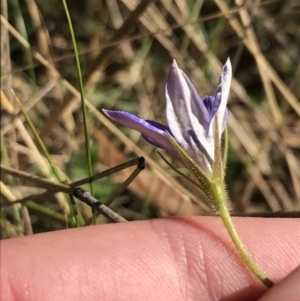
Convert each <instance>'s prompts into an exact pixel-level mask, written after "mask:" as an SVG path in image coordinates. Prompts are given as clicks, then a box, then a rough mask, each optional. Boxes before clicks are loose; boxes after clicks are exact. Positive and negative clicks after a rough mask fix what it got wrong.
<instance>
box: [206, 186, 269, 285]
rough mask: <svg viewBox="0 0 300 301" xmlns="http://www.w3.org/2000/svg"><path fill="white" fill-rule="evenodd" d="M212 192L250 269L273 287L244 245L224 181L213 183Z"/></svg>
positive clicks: (231, 235) (232, 238) (226, 226)
mask: <svg viewBox="0 0 300 301" xmlns="http://www.w3.org/2000/svg"><path fill="white" fill-rule="evenodd" d="M211 194H212V197H213V199H214V202H215V205H216V208H217V210H218V211H219V214H220V217H221V219H222V221H223V223H224V226H225V228H226V229H227V232H228V234H229V236H230V238H231V240H232V242H233V244H234V246H235V247H236V249H237V251H238V252H239V254H240V256H241V258H242V260H243V261H244V263H245V264H246V266H247V267H248V268H249V269H250V271H251V272H252V273H253V274H254V275H255V276H256V277H257V278H258V279H259V280H260V281H261V282H262V283H264V284H265V285H266V286H267V287H272V286H273V285H274V283H273V282H272V281H271V280H270V279H269V278H268V277H267V276H266V275H265V274H264V272H263V271H262V270H261V269H260V268H259V267H258V266H257V265H256V263H255V262H254V261H253V259H252V258H251V256H250V254H249V253H248V251H247V250H246V248H245V246H244V245H243V243H242V241H241V239H240V237H239V235H238V233H237V231H236V229H235V226H234V224H233V221H232V218H231V216H230V213H229V210H228V207H227V201H226V198H227V196H226V191H225V187H224V182H223V181H217V182H214V183H213V184H212V185H211Z"/></svg>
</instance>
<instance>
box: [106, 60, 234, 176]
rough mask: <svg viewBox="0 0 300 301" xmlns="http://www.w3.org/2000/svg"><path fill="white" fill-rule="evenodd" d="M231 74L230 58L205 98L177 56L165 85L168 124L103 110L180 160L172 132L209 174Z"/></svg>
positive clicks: (222, 124) (224, 117)
mask: <svg viewBox="0 0 300 301" xmlns="http://www.w3.org/2000/svg"><path fill="white" fill-rule="evenodd" d="M231 77H232V69H231V63H230V60H229V59H227V62H226V63H225V65H224V66H223V71H222V74H221V76H220V79H219V84H218V86H217V89H216V92H215V95H214V96H211V95H208V96H205V97H204V98H202V97H200V96H199V94H198V92H197V90H196V89H195V87H194V85H193V84H192V82H191V81H190V79H189V78H188V77H187V75H186V74H185V73H184V72H183V71H182V70H181V69H180V68H179V67H178V65H177V63H176V61H175V60H174V61H173V64H172V66H171V69H170V71H169V75H168V79H167V83H166V86H165V97H166V117H167V122H168V126H165V125H163V124H160V123H158V122H156V121H151V120H144V119H142V118H140V117H138V116H136V115H134V114H131V113H128V112H125V111H111V110H103V112H104V113H105V114H106V115H107V116H108V117H109V118H111V119H113V120H115V121H117V122H119V123H121V124H123V125H125V126H128V127H130V128H132V129H135V130H137V131H139V132H140V133H142V135H143V137H144V138H145V139H146V140H147V141H148V142H149V143H151V144H152V145H154V146H156V147H159V148H162V149H165V150H166V151H168V152H169V153H170V154H171V155H172V156H174V157H176V158H178V159H180V160H181V158H180V155H179V154H178V150H177V149H176V148H175V147H174V144H173V143H172V142H171V139H170V137H169V135H172V137H173V138H174V140H175V141H176V142H177V143H178V145H179V146H180V147H181V148H182V149H183V150H184V151H185V152H186V154H188V156H189V157H190V158H191V159H192V160H193V161H194V162H195V163H196V165H197V166H199V168H200V169H201V170H202V171H203V172H204V173H205V174H206V175H208V176H209V175H211V174H212V171H213V162H214V159H215V158H214V156H215V141H217V142H218V143H219V146H220V145H221V136H222V133H223V132H224V129H225V127H226V124H227V119H228V110H227V101H228V95H229V91H230V85H231ZM214 121H217V126H218V128H217V133H218V136H219V137H218V139H215V133H216V127H215V126H214ZM181 161H182V160H181Z"/></svg>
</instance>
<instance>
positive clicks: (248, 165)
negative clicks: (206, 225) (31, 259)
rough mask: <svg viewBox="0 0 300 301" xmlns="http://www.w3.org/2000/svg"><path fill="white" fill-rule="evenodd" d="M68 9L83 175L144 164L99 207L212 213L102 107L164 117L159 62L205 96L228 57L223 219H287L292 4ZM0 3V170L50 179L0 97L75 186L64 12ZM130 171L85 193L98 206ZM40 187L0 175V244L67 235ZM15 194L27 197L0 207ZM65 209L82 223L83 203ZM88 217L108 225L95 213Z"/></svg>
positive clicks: (299, 172) (203, 0) (293, 124)
mask: <svg viewBox="0 0 300 301" xmlns="http://www.w3.org/2000/svg"><path fill="white" fill-rule="evenodd" d="M68 2H69V3H68V5H69V10H70V14H71V18H72V21H73V26H74V30H75V35H76V39H77V43H78V48H79V52H80V61H81V66H82V71H83V80H84V86H85V95H86V103H87V108H88V121H89V124H88V126H89V136H90V144H91V155H92V159H93V169H94V172H95V173H98V172H101V171H103V170H105V169H107V168H110V167H114V166H116V165H118V164H120V163H123V162H125V161H127V160H129V159H130V158H134V157H135V156H144V157H145V159H146V164H147V168H146V169H145V170H143V171H142V172H141V173H140V174H139V176H138V177H137V178H136V179H135V181H134V182H133V183H132V184H131V185H130V186H129V187H128V189H127V190H126V191H125V192H124V193H122V194H121V195H120V196H119V197H118V198H117V199H116V200H115V201H114V203H113V204H112V208H113V209H114V210H115V211H116V212H118V213H119V214H121V215H122V216H124V217H125V218H128V219H130V220H135V219H144V218H151V217H156V216H165V215H175V214H181V215H183V214H185V215H192V214H203V215H204V214H206V215H207V214H212V212H211V211H210V210H209V208H208V206H207V205H206V204H205V203H204V202H203V201H202V197H201V192H200V191H199V190H198V189H197V188H196V187H194V186H193V185H192V184H190V183H189V182H187V181H186V180H184V179H183V178H182V177H179V176H178V175H177V174H176V173H175V172H174V171H173V170H172V169H170V168H169V167H168V166H167V165H166V164H165V163H164V162H163V161H162V160H161V159H160V157H159V156H158V155H157V154H156V150H155V149H154V148H153V147H152V146H150V145H148V144H147V143H146V142H145V141H144V140H143V139H142V138H141V137H140V134H139V133H137V132H135V131H131V130H130V129H127V128H124V127H121V126H119V125H118V124H115V123H112V122H111V121H109V120H107V119H106V118H105V117H104V116H103V114H102V113H101V108H114V109H121V110H128V111H130V112H133V113H135V114H137V115H140V116H142V117H144V118H147V119H155V120H157V121H160V122H164V121H165V119H164V118H165V117H164V109H165V99H164V85H165V82H166V77H167V73H168V69H169V67H170V64H171V61H172V58H175V59H176V60H177V62H178V64H179V66H180V67H181V68H182V69H183V70H184V71H185V72H186V73H187V74H188V76H189V77H190V78H191V79H192V81H193V83H194V84H195V86H196V87H197V89H198V91H199V93H200V95H202V96H204V95H206V94H214V90H215V87H216V84H217V82H218V78H219V75H220V73H221V68H222V64H223V63H224V62H225V60H226V59H227V57H230V58H231V61H232V63H233V71H234V78H233V82H232V89H231V94H230V101H229V109H230V118H229V124H228V126H229V143H230V150H229V161H228V168H227V185H228V191H229V195H230V200H231V206H232V212H233V214H244V215H249V214H254V215H255V214H257V215H259V214H265V215H268V214H270V213H272V212H280V213H282V212H294V213H293V214H295V212H297V211H298V212H299V210H300V185H299V183H300V162H299V158H300V156H299V154H300V119H299V115H300V102H299V99H300V86H299V83H300V51H299V45H300V21H299V20H300V16H299V15H300V2H299V1H297V0H287V1H280V0H277V1H276V0H270V1H259V0H249V1H242V0H234V1H223V0H214V1H212V0H211V1H210V0H193V1H191V0H190V1H183V0H174V1H171V0H160V1H159V0H157V1H151V0H147V1H145V0H141V1H140V2H139V1H137V0H120V1H118V0H107V1H105V0H103V1H95V0H88V1H68ZM1 5H2V9H1V11H2V12H1V89H2V92H1V161H2V164H4V165H7V166H11V167H13V168H15V169H18V170H21V171H26V172H27V173H30V174H34V175H39V176H41V177H44V178H47V179H50V180H55V178H54V175H53V173H52V172H51V169H50V166H49V164H48V162H47V161H46V159H45V158H44V156H43V155H42V153H41V151H40V150H39V148H38V147H37V144H36V140H35V138H34V136H33V134H32V131H31V130H30V128H29V126H28V124H27V122H26V121H25V118H24V115H23V114H22V112H21V111H20V108H19V106H18V105H17V102H16V98H15V96H14V94H13V93H12V89H13V91H14V92H15V94H16V95H17V97H18V98H19V99H20V101H21V103H22V104H23V106H24V108H25V110H26V112H27V113H28V114H29V116H30V118H31V120H32V121H33V123H34V126H35V128H36V129H37V131H38V132H39V133H40V136H41V138H42V140H43V141H44V143H45V145H46V146H47V149H48V151H49V153H50V154H51V157H52V160H53V162H54V163H55V165H56V167H57V168H58V169H59V170H60V173H61V174H62V175H63V177H64V179H65V180H66V181H74V180H78V179H80V178H85V177H86V176H87V167H86V166H87V164H86V154H85V151H84V133H83V118H82V111H81V108H80V94H79V91H78V78H77V72H76V66H75V60H74V53H73V48H72V43H71V37H70V32H69V28H68V25H67V21H66V16H65V13H64V10H63V5H62V3H61V1H60V0H56V1H41V0H26V1H18V0H11V1H8V2H7V1H5V0H3V1H2V2H1ZM173 163H174V164H175V165H176V162H173ZM179 167H180V166H179ZM131 171H132V170H131V169H129V170H124V171H122V172H120V173H118V174H115V175H114V176H112V177H110V178H108V179H102V180H99V181H97V182H95V183H94V184H93V185H94V190H95V192H94V194H95V196H96V197H97V198H98V199H99V200H101V201H103V202H105V200H106V199H107V198H108V197H109V195H110V194H111V193H112V191H113V190H114V189H115V188H116V187H117V186H118V183H122V182H123V181H124V180H125V179H126V178H127V177H128V175H129V174H130V173H131ZM181 171H183V172H185V171H184V169H182V168H181ZM43 192H45V191H44V190H43V189H42V188H41V187H39V185H37V184H35V183H34V181H29V180H28V179H27V180H26V179H24V178H23V179H20V178H19V177H12V176H7V175H5V174H4V173H1V205H2V206H1V237H2V238H8V237H15V236H21V235H28V234H31V233H37V232H45V231H50V230H55V229H61V228H64V227H67V222H66V219H67V216H68V215H69V214H70V208H69V205H68V203H67V202H66V196H65V195H63V194H62V193H61V194H55V195H54V194H51V193H47V192H46V193H43ZM41 193H43V194H42V195H40V194H41ZM27 196H30V197H29V198H26V197H27ZM21 199H23V200H26V201H24V202H21V203H15V204H12V203H13V202H14V201H16V200H21ZM8 203H10V205H9V206H8ZM78 208H79V210H80V212H81V214H82V216H83V218H84V220H85V223H86V224H88V223H90V220H91V211H90V208H87V207H86V206H85V205H82V204H80V203H78ZM296 215H297V213H296ZM97 222H98V223H102V222H107V221H106V219H105V218H104V217H101V216H99V217H98V219H97Z"/></svg>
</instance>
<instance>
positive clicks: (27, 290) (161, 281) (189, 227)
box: [0, 217, 300, 301]
mask: <svg viewBox="0 0 300 301" xmlns="http://www.w3.org/2000/svg"><path fill="white" fill-rule="evenodd" d="M234 223H235V225H236V228H237V231H238V233H239V234H240V236H241V238H242V240H243V242H244V243H245V245H246V247H247V249H248V251H249V252H250V254H251V255H252V256H253V258H254V260H255V261H256V262H257V264H258V265H259V266H260V267H261V268H262V269H263V270H264V271H265V272H266V274H267V275H268V277H269V278H271V279H272V280H273V281H274V282H275V283H276V285H275V286H274V287H273V288H272V289H271V290H269V291H268V292H267V288H266V287H264V285H263V284H261V283H260V282H259V281H258V280H257V279H256V278H255V277H254V276H253V275H252V274H251V273H250V272H249V271H248V269H247V268H246V267H245V266H244V264H243V262H241V260H240V258H239V255H238V254H237V253H236V251H235V249H234V247H233V245H232V243H231V241H230V238H229V237H228V234H227V233H226V230H225V229H224V226H223V224H222V222H221V221H220V219H219V218H218V217H189V218H186V217H185V218H183V217H173V218H164V219H155V220H150V221H141V222H130V223H123V224H107V225H99V226H91V227H85V228H80V229H70V230H63V231H56V232H51V233H44V234H39V235H32V236H28V237H23V238H17V239H10V240H6V241H2V242H1V267H0V268H1V275H0V276H1V292H0V296H1V300H6V301H10V300H18V301H23V300H34V301H39V300H42V301H48V300H49V301H50V300H51V301H53V300H55V301H60V300H64V301H65V300H74V301H76V300H103V301H106V300H166V301H167V300H172V301H174V300H204V301H206V300H207V301H211V300H222V301H232V300H243V301H252V300H258V299H259V298H260V297H261V298H262V299H260V300H262V301H270V300H272V301H275V300H290V301H294V300H295V301H296V300H300V285H299V284H300V270H299V269H298V270H295V269H296V268H297V267H298V266H299V265H300V252H299V246H300V222H299V220H297V219H258V218H256V219H254V218H234ZM292 271H294V272H293V273H292V274H291V275H289V274H290V273H291V272H292ZM284 278H285V279H284ZM266 292H267V294H265V293H266ZM287 293H289V294H290V295H289V298H287V299H286V298H283V297H282V296H286V294H287ZM280 294H282V295H280ZM263 295H264V296H263ZM262 296H263V297H262ZM278 296H281V298H278Z"/></svg>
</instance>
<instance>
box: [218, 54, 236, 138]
mask: <svg viewBox="0 0 300 301" xmlns="http://www.w3.org/2000/svg"><path fill="white" fill-rule="evenodd" d="M231 78H232V67H231V63H230V59H229V58H228V59H227V61H226V63H225V65H224V67H223V72H222V75H221V78H220V84H219V86H221V89H220V90H219V91H218V88H217V91H216V97H217V94H218V93H221V102H220V105H219V109H218V111H217V118H218V125H219V129H220V130H219V133H220V135H222V133H223V131H224V129H225V126H224V122H225V120H227V119H228V109H227V103H228V96H229V92H230V86H231Z"/></svg>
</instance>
